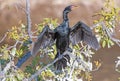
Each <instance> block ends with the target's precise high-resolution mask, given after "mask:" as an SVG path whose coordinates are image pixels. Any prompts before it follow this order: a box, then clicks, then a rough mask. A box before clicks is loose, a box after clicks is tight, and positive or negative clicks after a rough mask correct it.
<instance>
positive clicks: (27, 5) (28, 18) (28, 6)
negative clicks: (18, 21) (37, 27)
mask: <svg viewBox="0 0 120 81" xmlns="http://www.w3.org/2000/svg"><path fill="white" fill-rule="evenodd" d="M26 15H27V27H28V35H29V38H30V40H31V38H32V34H31V18H30V0H26Z"/></svg>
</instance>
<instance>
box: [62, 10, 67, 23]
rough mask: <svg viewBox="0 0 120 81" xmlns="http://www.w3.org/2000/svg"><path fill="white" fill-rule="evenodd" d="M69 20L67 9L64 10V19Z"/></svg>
mask: <svg viewBox="0 0 120 81" xmlns="http://www.w3.org/2000/svg"><path fill="white" fill-rule="evenodd" d="M67 20H68V12H67V11H65V10H64V11H63V21H67Z"/></svg>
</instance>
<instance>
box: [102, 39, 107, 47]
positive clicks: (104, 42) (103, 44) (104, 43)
mask: <svg viewBox="0 0 120 81" xmlns="http://www.w3.org/2000/svg"><path fill="white" fill-rule="evenodd" d="M105 46H106V41H105V40H104V41H103V42H102V47H103V48H104V47H105Z"/></svg>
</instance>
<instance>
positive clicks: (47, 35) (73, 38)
mask: <svg viewBox="0 0 120 81" xmlns="http://www.w3.org/2000/svg"><path fill="white" fill-rule="evenodd" d="M75 7H78V6H75V5H70V6H67V7H66V8H65V9H64V11H63V22H62V23H61V24H60V25H59V26H58V27H57V28H55V29H54V30H51V29H50V28H49V26H45V27H44V29H43V30H42V32H41V33H40V35H39V36H38V39H37V41H36V42H35V43H34V45H33V49H32V55H36V54H37V53H38V51H39V49H44V48H46V47H47V46H51V45H53V43H54V42H55V40H56V42H55V44H56V49H57V54H56V57H55V58H57V57H58V56H59V55H60V54H63V53H64V52H65V51H66V50H67V49H68V48H69V44H70V43H72V45H75V44H78V43H79V42H80V41H83V42H84V43H86V44H88V45H89V46H90V47H92V48H93V49H95V50H97V49H99V48H100V46H99V43H98V41H97V39H96V37H95V35H94V34H93V33H92V30H91V29H90V27H88V26H87V25H86V24H85V23H83V22H81V21H79V22H78V23H77V24H75V25H74V26H73V27H69V19H68V13H69V12H71V11H72V10H73V9H74V8H75ZM67 62H70V57H69V55H65V56H64V57H63V58H62V59H60V60H58V61H57V62H56V63H55V64H54V66H55V68H56V69H57V70H62V68H63V69H64V68H65V67H66V66H67Z"/></svg>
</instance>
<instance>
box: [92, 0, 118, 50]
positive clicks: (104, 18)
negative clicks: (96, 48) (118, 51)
mask: <svg viewBox="0 0 120 81" xmlns="http://www.w3.org/2000/svg"><path fill="white" fill-rule="evenodd" d="M119 11H120V8H116V7H115V3H114V0H106V2H105V4H104V7H103V8H102V9H101V11H100V12H98V13H96V14H95V16H99V19H98V20H95V21H94V24H97V23H99V22H104V25H105V26H106V27H107V30H109V32H111V33H112V34H113V33H114V30H115V27H116V26H117V25H118V23H117V22H118V21H119V20H120V16H119ZM95 32H96V33H98V34H97V36H98V38H99V41H100V42H101V44H102V47H103V48H104V47H105V46H107V47H108V48H110V47H111V46H113V45H114V42H113V41H112V40H111V39H110V37H109V36H108V34H107V31H106V30H105V28H103V26H102V25H98V26H97V27H96V28H95Z"/></svg>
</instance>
